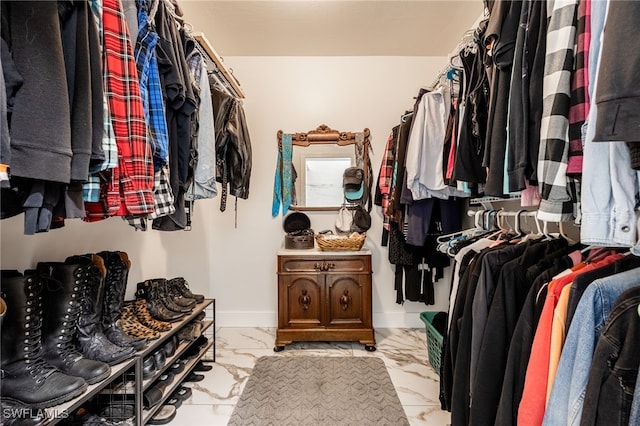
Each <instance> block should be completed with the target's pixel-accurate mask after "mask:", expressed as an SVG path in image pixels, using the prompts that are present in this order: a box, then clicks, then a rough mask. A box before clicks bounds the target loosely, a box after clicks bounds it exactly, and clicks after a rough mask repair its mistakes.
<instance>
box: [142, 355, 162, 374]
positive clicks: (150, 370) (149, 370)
mask: <svg viewBox="0 0 640 426" xmlns="http://www.w3.org/2000/svg"><path fill="white" fill-rule="evenodd" d="M156 371H158V366H157V365H156V359H155V357H154V356H153V355H149V356H148V357H146V358H145V359H143V360H142V379H143V380H147V379H148V378H150V377H151V376H153V375H154V373H155V372H156Z"/></svg>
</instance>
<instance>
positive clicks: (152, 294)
mask: <svg viewBox="0 0 640 426" xmlns="http://www.w3.org/2000/svg"><path fill="white" fill-rule="evenodd" d="M137 288H138V289H137V291H136V296H137V297H138V298H142V299H145V300H146V301H147V309H148V310H149V313H150V314H151V316H152V317H153V318H155V319H157V320H160V321H166V322H176V321H179V320H180V319H181V318H182V317H184V315H185V314H184V313H182V312H176V311H172V310H171V309H168V308H167V307H166V305H165V302H164V301H163V300H162V296H161V295H160V289H159V288H158V283H157V282H155V281H154V280H146V281H143V282H140V283H138V284H137Z"/></svg>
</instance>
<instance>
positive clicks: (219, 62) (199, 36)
mask: <svg viewBox="0 0 640 426" xmlns="http://www.w3.org/2000/svg"><path fill="white" fill-rule="evenodd" d="M192 35H193V38H194V39H195V40H196V41H197V42H198V44H199V45H200V46H201V47H202V49H204V51H205V52H206V54H207V55H208V56H209V58H210V59H211V60H212V61H213V63H214V64H215V65H216V68H217V69H218V70H219V71H220V72H221V73H222V76H223V78H224V79H225V80H226V81H227V82H228V83H229V84H230V85H231V88H232V89H233V91H234V92H235V93H236V94H237V95H238V97H239V98H243V99H244V97H245V95H244V92H243V91H242V88H241V87H240V82H239V81H238V80H237V79H236V78H235V76H234V75H233V73H232V72H231V71H230V70H229V69H227V67H225V65H224V63H223V59H222V57H221V56H220V55H218V52H216V50H215V49H214V48H213V46H211V43H209V40H207V38H206V37H205V35H204V33H197V32H196V33H193V34H192Z"/></svg>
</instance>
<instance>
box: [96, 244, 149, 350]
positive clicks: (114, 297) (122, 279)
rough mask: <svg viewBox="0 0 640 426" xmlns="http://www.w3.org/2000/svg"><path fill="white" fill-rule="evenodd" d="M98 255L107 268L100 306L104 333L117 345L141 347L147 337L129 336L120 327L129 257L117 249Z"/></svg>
mask: <svg viewBox="0 0 640 426" xmlns="http://www.w3.org/2000/svg"><path fill="white" fill-rule="evenodd" d="M98 256H100V257H101V258H102V260H103V261H104V265H105V266H106V268H107V275H106V277H105V284H104V286H105V290H104V303H103V307H102V327H103V329H104V334H105V335H106V336H107V338H108V339H109V340H111V342H113V343H115V344H116V345H118V346H123V347H126V346H131V347H133V348H134V349H135V350H139V349H142V348H143V347H144V346H145V345H146V344H147V339H141V338H139V337H133V336H130V335H128V334H127V333H125V332H124V331H123V330H122V328H121V327H120V315H121V314H122V306H123V305H124V293H125V292H126V291H127V278H128V277H129V267H130V266H131V263H130V262H129V257H128V256H127V255H126V253H122V252H117V251H112V252H108V251H102V252H100V253H98Z"/></svg>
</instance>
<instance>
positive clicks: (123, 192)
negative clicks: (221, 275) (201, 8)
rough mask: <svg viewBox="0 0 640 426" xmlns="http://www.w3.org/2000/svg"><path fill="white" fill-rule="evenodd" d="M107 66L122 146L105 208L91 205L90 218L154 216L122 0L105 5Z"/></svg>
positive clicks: (144, 128) (111, 104)
mask: <svg viewBox="0 0 640 426" xmlns="http://www.w3.org/2000/svg"><path fill="white" fill-rule="evenodd" d="M102 7H103V9H102V10H103V15H102V27H103V65H104V75H103V76H104V86H105V95H106V97H107V102H108V104H109V113H110V114H111V123H112V126H113V132H114V134H115V138H116V145H117V147H118V167H116V168H114V169H112V173H111V179H110V181H109V182H108V184H107V185H106V186H107V194H106V206H105V205H104V204H98V205H96V204H97V203H88V204H93V205H91V206H88V210H89V213H90V216H92V217H93V218H94V219H95V218H96V214H97V212H96V210H97V209H100V208H106V212H104V214H105V216H114V215H117V216H125V215H130V214H134V215H146V214H148V213H151V212H153V176H154V174H153V157H152V153H151V146H150V144H149V142H148V140H147V123H146V121H145V118H144V109H143V106H142V98H141V97H140V85H139V82H138V72H137V70H136V62H135V59H134V56H133V47H132V45H131V39H130V37H129V33H128V29H127V24H126V21H125V19H124V13H123V11H122V5H121V3H120V0H103V5H102Z"/></svg>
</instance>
